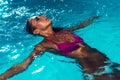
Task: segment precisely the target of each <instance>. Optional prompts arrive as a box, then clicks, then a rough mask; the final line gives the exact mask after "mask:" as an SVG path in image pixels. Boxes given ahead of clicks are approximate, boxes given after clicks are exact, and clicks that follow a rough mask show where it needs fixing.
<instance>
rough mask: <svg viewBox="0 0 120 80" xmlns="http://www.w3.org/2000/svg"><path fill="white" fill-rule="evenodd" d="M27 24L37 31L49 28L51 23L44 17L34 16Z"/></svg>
mask: <svg viewBox="0 0 120 80" xmlns="http://www.w3.org/2000/svg"><path fill="white" fill-rule="evenodd" d="M29 22H30V23H31V24H32V25H33V26H34V27H35V28H37V29H41V30H45V29H46V28H48V27H49V26H51V24H52V21H51V20H50V19H48V18H46V17H45V16H35V17H32V18H30V19H29Z"/></svg>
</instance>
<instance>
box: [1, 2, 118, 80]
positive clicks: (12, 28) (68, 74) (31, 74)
mask: <svg viewBox="0 0 120 80" xmlns="http://www.w3.org/2000/svg"><path fill="white" fill-rule="evenodd" d="M119 3H120V0H44V1H43V0H0V74H1V73H3V72H4V71H6V70H7V69H9V68H10V67H11V66H13V65H14V64H17V63H20V62H22V61H23V60H24V59H25V58H26V57H27V56H28V55H29V54H30V52H31V51H32V50H33V48H34V45H35V44H37V43H39V42H40V41H42V40H43V37H41V36H32V35H29V34H27V33H26V31H25V23H26V21H27V19H28V18H29V17H31V16H34V15H42V14H45V15H46V16H47V17H48V18H50V19H52V20H53V26H55V27H63V28H69V27H71V26H74V25H76V24H79V22H81V21H83V20H85V19H88V18H89V17H91V16H93V15H99V16H100V18H99V19H98V20H96V21H94V22H93V23H92V24H91V25H89V26H88V27H86V28H84V29H81V30H77V31H75V32H74V33H75V34H77V35H79V36H81V37H82V38H83V39H84V41H85V42H86V43H87V44H89V45H90V46H91V47H94V48H97V49H98V50H99V51H101V52H103V53H105V54H106V55H107V57H109V58H110V59H111V61H113V62H117V63H120V59H119V58H120V24H119V22H120V4H119ZM60 60H65V61H68V62H69V61H74V60H73V59H70V58H66V57H63V56H58V55H53V54H50V53H49V52H45V54H44V55H43V56H39V57H37V58H36V59H35V60H34V61H33V63H32V64H31V65H30V66H29V67H28V68H27V70H26V71H24V72H22V73H20V74H18V75H16V76H14V77H12V78H9V79H8V80H84V79H83V76H82V75H83V73H82V72H81V69H80V68H79V66H78V65H77V64H72V63H65V62H61V61H60Z"/></svg>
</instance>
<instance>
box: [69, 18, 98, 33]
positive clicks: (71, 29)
mask: <svg viewBox="0 0 120 80" xmlns="http://www.w3.org/2000/svg"><path fill="white" fill-rule="evenodd" d="M96 18H98V16H93V17H91V18H90V19H88V20H84V21H82V22H81V23H80V24H79V25H78V26H75V27H73V28H69V29H67V31H69V32H72V31H74V30H77V29H80V28H84V27H86V26H88V25H89V24H91V23H92V22H93V20H94V19H96Z"/></svg>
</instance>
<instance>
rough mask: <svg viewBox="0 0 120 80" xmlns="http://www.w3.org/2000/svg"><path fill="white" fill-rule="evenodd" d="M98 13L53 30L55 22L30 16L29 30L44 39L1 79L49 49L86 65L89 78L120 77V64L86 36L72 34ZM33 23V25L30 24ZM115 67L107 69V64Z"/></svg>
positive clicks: (109, 79) (107, 79)
mask: <svg viewBox="0 0 120 80" xmlns="http://www.w3.org/2000/svg"><path fill="white" fill-rule="evenodd" d="M95 18H97V16H94V17H92V18H90V19H88V20H86V21H83V22H82V23H81V24H80V25H78V26H76V27H73V28H70V29H66V30H61V31H59V32H54V31H53V29H52V26H51V24H52V21H51V20H49V19H47V18H46V17H45V16H36V17H34V18H30V19H29V21H28V22H29V23H30V24H29V23H28V25H29V26H27V29H26V30H27V31H28V32H29V33H31V34H36V35H41V36H43V37H44V40H43V41H42V42H40V43H39V44H37V45H36V46H35V48H34V50H33V51H32V52H31V54H30V55H29V56H28V58H27V59H25V61H24V62H22V63H20V64H17V65H15V66H13V67H12V68H10V69H9V70H7V71H6V72H5V73H3V74H2V75H0V80H6V79H7V78H9V77H12V76H13V75H15V74H18V73H19V72H22V71H24V70H25V69H26V68H27V67H28V66H29V65H30V64H31V62H32V61H33V60H34V57H35V56H37V55H41V54H42V53H43V52H45V51H53V52H55V51H57V53H58V54H59V55H64V56H66V57H70V58H73V59H76V60H77V61H78V62H79V64H80V65H81V66H82V69H83V73H85V75H84V77H85V80H89V79H88V78H89V76H92V78H93V79H92V80H120V71H119V70H117V66H119V64H117V63H112V62H111V61H110V60H109V59H108V58H107V57H106V56H105V55H104V54H103V53H101V52H100V51H98V50H97V49H94V48H91V47H90V46H88V45H87V44H86V43H85V42H84V41H83V39H82V38H80V37H79V36H77V35H75V34H72V31H74V30H76V29H79V28H83V27H85V26H87V25H89V24H90V23H91V22H92V21H93V20H94V19H95ZM31 24H32V26H30V25H31ZM105 66H109V68H110V69H111V70H112V72H107V71H106V67H105Z"/></svg>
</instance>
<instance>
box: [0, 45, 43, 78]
mask: <svg viewBox="0 0 120 80" xmlns="http://www.w3.org/2000/svg"><path fill="white" fill-rule="evenodd" d="M44 51H45V48H44V47H43V46H42V45H41V44H39V45H37V46H35V49H34V50H33V51H32V52H31V54H30V55H29V56H28V58H27V59H25V61H24V62H22V63H20V64H17V65H15V66H13V67H12V68H10V69H9V70H7V71H6V72H5V73H3V74H1V75H0V80H6V79H7V78H9V77H12V76H14V75H15V74H18V73H20V72H22V71H24V70H25V69H26V68H27V67H28V66H29V65H30V64H31V63H32V61H33V60H34V58H35V57H36V56H37V55H38V54H40V55H41V53H42V52H44Z"/></svg>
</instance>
